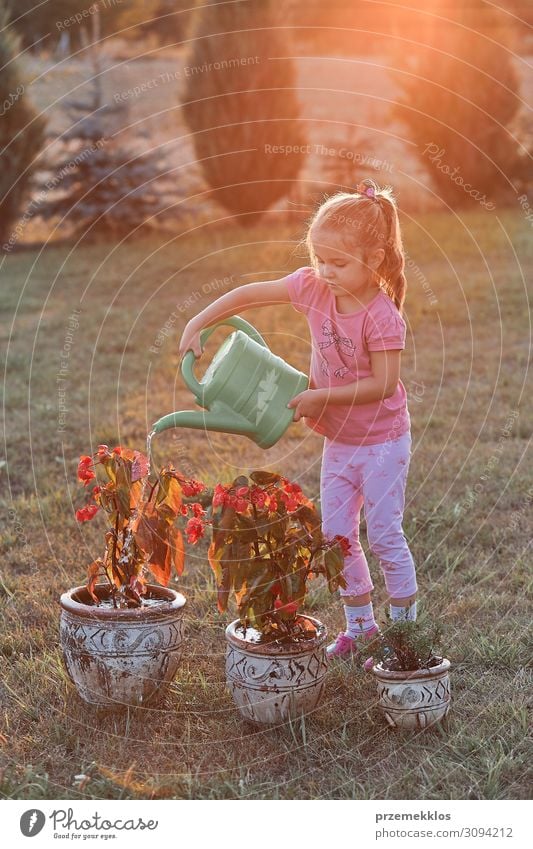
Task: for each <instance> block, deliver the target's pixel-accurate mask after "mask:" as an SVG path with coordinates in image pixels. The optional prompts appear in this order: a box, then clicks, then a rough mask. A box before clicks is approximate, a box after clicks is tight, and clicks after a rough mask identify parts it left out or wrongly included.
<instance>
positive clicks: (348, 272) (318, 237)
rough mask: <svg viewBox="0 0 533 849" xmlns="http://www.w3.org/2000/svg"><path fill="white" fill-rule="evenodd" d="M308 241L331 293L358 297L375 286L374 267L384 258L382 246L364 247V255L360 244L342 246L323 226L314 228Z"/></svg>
mask: <svg viewBox="0 0 533 849" xmlns="http://www.w3.org/2000/svg"><path fill="white" fill-rule="evenodd" d="M311 243H312V245H313V253H314V255H315V257H316V262H317V267H318V273H319V275H320V277H321V278H322V279H323V280H324V282H325V283H327V285H328V286H329V287H330V288H331V290H332V292H333V294H334V295H336V296H337V297H342V296H345V297H346V298H348V297H349V296H354V297H355V298H356V299H357V298H359V297H361V296H365V295H368V294H369V293H370V292H371V291H372V290H375V289H376V288H377V283H376V282H374V275H373V271H374V270H375V269H377V268H378V267H379V266H380V265H381V263H382V262H383V257H384V256H385V251H384V250H383V248H378V249H377V250H374V251H369V250H368V249H367V251H366V256H365V251H364V249H363V248H347V247H345V245H343V243H342V242H341V240H340V239H339V237H338V235H337V234H336V233H334V232H332V231H331V230H328V229H326V228H324V227H321V228H318V227H317V228H316V229H313V231H312V232H311ZM365 259H366V262H365Z"/></svg>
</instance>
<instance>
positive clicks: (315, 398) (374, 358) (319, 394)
mask: <svg viewBox="0 0 533 849" xmlns="http://www.w3.org/2000/svg"><path fill="white" fill-rule="evenodd" d="M401 353H402V352H401V351H371V352H370V364H371V366H372V375H371V377H363V378H362V379H361V380H357V381H355V383H347V384H346V386H333V387H330V388H326V389H306V390H305V392H300V394H299V395H295V396H294V398H292V399H291V400H290V401H289V403H288V404H287V406H288V407H290V408H296V412H295V414H294V421H295V422H297V421H298V420H299V419H301V418H302V416H309V417H310V418H312V419H319V418H320V415H321V414H322V412H323V411H324V408H325V407H327V406H329V405H330V404H334V405H335V404H342V405H345V406H350V407H351V406H352V405H353V404H370V403H371V402H372V401H381V400H382V399H383V398H390V396H391V395H394V393H395V391H396V387H397V386H398V381H399V379H400V355H401Z"/></svg>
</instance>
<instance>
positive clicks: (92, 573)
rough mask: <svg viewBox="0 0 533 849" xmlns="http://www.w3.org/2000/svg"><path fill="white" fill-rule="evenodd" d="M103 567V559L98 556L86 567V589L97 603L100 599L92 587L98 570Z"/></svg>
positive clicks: (96, 578)
mask: <svg viewBox="0 0 533 849" xmlns="http://www.w3.org/2000/svg"><path fill="white" fill-rule="evenodd" d="M103 568H104V561H103V560H102V559H101V558H100V557H98V559H97V560H94V561H93V562H92V563H91V565H90V566H89V568H88V569H87V584H86V585H85V586H86V589H87V590H88V591H89V594H90V596H91V598H92V600H93V601H94V602H95V604H98V603H99V601H100V599H99V598H98V596H97V595H96V594H95V592H94V588H95V586H96V584H97V581H98V576H99V575H100V570H103Z"/></svg>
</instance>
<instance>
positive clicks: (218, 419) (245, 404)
mask: <svg viewBox="0 0 533 849" xmlns="http://www.w3.org/2000/svg"><path fill="white" fill-rule="evenodd" d="M225 324H228V325H230V326H231V327H234V328H235V331H234V332H233V333H231V334H230V335H229V336H228V337H227V338H226V339H225V340H224V342H223V343H222V345H221V346H220V348H219V349H218V351H217V353H216V354H215V356H214V357H213V361H212V362H211V364H210V365H209V367H208V368H207V370H206V372H205V374H204V376H203V379H202V380H201V381H198V380H197V379H196V377H195V375H194V362H195V356H194V353H193V351H187V353H186V354H185V356H184V357H183V361H182V364H181V371H182V374H183V378H184V380H185V383H186V384H187V386H188V387H189V389H190V390H191V391H192V392H193V393H194V395H195V397H196V401H197V403H198V404H199V405H200V406H201V407H204V410H201V411H200V410H184V411H182V412H178V413H169V415H168V416H163V418H161V419H159V420H158V421H157V422H156V423H155V424H154V425H153V428H152V431H153V432H154V433H161V431H163V430H166V429H167V428H170V427H192V428H196V429H197V430H204V429H205V430H213V431H218V432H220V433H235V434H240V435H242V436H247V437H249V438H250V439H252V440H253V441H254V442H255V443H257V445H259V447H260V448H270V447H271V446H272V445H274V444H275V443H276V442H277V441H278V439H280V438H281V437H282V436H283V434H284V433H285V431H286V430H287V428H288V427H289V425H290V423H291V422H292V420H293V418H294V410H292V409H288V408H287V403H288V402H289V401H290V399H291V398H294V396H295V395H298V393H299V392H303V391H304V390H305V389H307V388H308V384H309V380H308V377H307V375H305V374H303V373H302V372H301V371H297V370H296V369H294V368H292V366H290V365H288V364H287V363H286V362H285V361H284V360H282V359H281V357H277V356H276V355H275V354H273V353H272V351H270V350H269V348H268V345H267V344H266V342H265V340H264V339H263V338H262V336H260V334H259V333H258V332H257V330H256V329H255V327H252V325H251V324H248V322H247V321H244V319H243V318H240V317H239V316H237V315H235V316H232V317H231V318H226V319H224V320H223V321H219V322H217V323H216V324H213V325H211V326H210V327H208V328H206V329H205V330H203V331H202V333H201V334H200V345H201V347H202V350H203V346H204V345H205V342H206V341H207V339H208V338H209V337H210V336H211V334H212V333H213V331H214V330H216V328H217V327H220V326H221V325H225Z"/></svg>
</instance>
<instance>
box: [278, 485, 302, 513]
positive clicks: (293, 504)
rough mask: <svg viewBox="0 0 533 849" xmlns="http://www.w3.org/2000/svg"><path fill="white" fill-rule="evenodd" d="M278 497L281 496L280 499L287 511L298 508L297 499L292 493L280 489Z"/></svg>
mask: <svg viewBox="0 0 533 849" xmlns="http://www.w3.org/2000/svg"><path fill="white" fill-rule="evenodd" d="M279 497H280V498H281V500H282V501H283V503H284V504H285V507H286V508H287V511H288V512H289V513H290V512H292V511H293V510H297V509H298V507H299V501H298V500H297V499H296V498H295V497H294V495H289V494H287V493H286V491H285V492H284V491H283V490H280V492H279Z"/></svg>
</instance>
